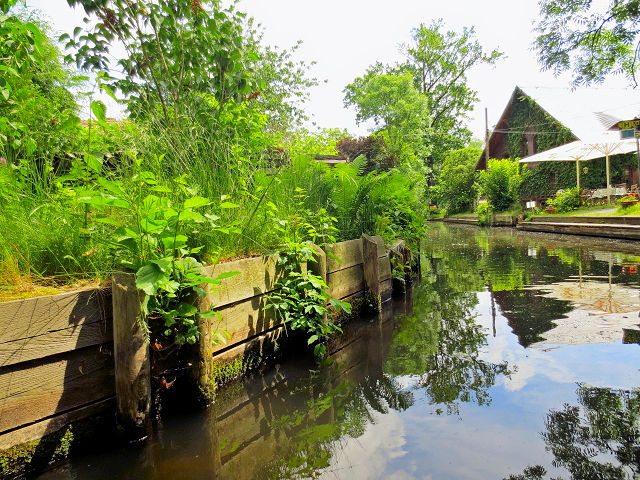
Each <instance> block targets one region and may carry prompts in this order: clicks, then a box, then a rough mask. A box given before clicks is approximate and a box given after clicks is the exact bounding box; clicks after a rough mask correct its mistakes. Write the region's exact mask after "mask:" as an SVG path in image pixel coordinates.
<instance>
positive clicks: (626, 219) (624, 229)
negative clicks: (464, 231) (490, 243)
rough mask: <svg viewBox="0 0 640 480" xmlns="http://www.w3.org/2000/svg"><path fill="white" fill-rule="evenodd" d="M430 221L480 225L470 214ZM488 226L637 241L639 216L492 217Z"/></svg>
mask: <svg viewBox="0 0 640 480" xmlns="http://www.w3.org/2000/svg"><path fill="white" fill-rule="evenodd" d="M607 212H608V211H607ZM608 213H609V212H608ZM429 221H430V222H443V223H455V224H463V225H479V223H478V219H477V216H476V215H475V214H471V213H469V214H459V215H455V216H451V217H444V218H432V219H429ZM491 226H492V227H514V228H517V229H518V230H525V231H530V232H546V233H558V234H567V235H585V236H590V237H605V238H614V239H623V240H640V216H638V215H593V214H591V215H587V214H580V215H540V216H534V217H531V218H530V219H529V220H527V221H521V220H520V219H519V218H518V217H517V216H515V215H494V216H493V221H492V223H491Z"/></svg>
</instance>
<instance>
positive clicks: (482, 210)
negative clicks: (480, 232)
mask: <svg viewBox="0 0 640 480" xmlns="http://www.w3.org/2000/svg"><path fill="white" fill-rule="evenodd" d="M476 215H477V216H478V225H480V226H482V227H487V226H489V225H491V220H492V218H493V205H491V204H490V203H480V204H479V205H478V207H477V208H476Z"/></svg>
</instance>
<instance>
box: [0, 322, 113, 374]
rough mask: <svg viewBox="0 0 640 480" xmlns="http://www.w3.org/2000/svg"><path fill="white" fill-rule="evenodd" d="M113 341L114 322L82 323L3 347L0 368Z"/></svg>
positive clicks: (1, 347)
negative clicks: (112, 326) (112, 324)
mask: <svg viewBox="0 0 640 480" xmlns="http://www.w3.org/2000/svg"><path fill="white" fill-rule="evenodd" d="M112 340H113V333H112V329H111V321H99V322H91V323H82V324H80V325H78V326H74V327H70V328H65V329H63V330H57V331H52V332H46V333H43V334H41V335H36V336H33V337H28V338H22V339H19V340H14V341H11V342H5V343H0V367H6V366H9V365H13V364H16V363H20V362H26V361H28V360H34V359H39V358H44V357H48V356H51V355H54V354H57V353H63V352H69V351H71V350H75V349H78V348H84V347H90V346H92V345H100V344H102V343H108V342H111V341H112Z"/></svg>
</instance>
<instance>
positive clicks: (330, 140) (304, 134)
mask: <svg viewBox="0 0 640 480" xmlns="http://www.w3.org/2000/svg"><path fill="white" fill-rule="evenodd" d="M348 136H349V134H348V133H347V131H346V130H341V129H339V128H325V129H322V130H318V131H315V132H312V131H309V130H307V129H306V128H299V129H297V130H295V131H293V132H291V133H286V134H283V135H282V139H281V144H282V147H283V148H284V149H285V150H286V151H287V152H288V154H289V155H290V156H291V157H296V156H298V155H336V154H337V153H338V151H337V150H336V145H337V144H338V142H340V141H341V140H342V139H343V138H346V137H348Z"/></svg>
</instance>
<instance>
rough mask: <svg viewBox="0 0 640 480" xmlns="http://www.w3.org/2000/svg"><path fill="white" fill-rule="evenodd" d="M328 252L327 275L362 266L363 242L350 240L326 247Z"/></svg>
mask: <svg viewBox="0 0 640 480" xmlns="http://www.w3.org/2000/svg"><path fill="white" fill-rule="evenodd" d="M324 249H325V251H326V252H327V273H333V272H336V271H338V270H343V269H345V268H349V267H353V266H354V265H361V264H362V240H360V239H357V240H348V241H346V242H340V243H335V244H333V245H327V246H325V247H324Z"/></svg>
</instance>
